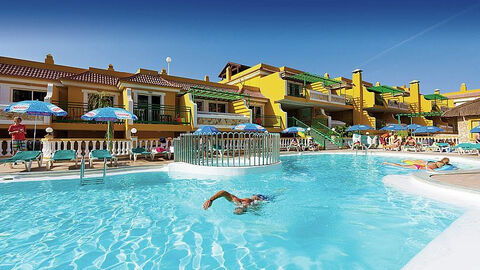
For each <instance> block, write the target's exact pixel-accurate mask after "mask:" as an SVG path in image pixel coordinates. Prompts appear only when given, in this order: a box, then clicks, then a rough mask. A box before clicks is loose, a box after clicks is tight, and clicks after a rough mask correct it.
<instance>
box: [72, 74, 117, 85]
mask: <svg viewBox="0 0 480 270" xmlns="http://www.w3.org/2000/svg"><path fill="white" fill-rule="evenodd" d="M64 79H67V80H73V81H80V82H89V83H98V84H106V85H113V86H116V85H117V82H118V79H119V78H118V77H115V76H111V75H106V74H100V73H95V72H91V71H86V72H83V73H80V74H75V75H73V76H68V77H65V78H64Z"/></svg>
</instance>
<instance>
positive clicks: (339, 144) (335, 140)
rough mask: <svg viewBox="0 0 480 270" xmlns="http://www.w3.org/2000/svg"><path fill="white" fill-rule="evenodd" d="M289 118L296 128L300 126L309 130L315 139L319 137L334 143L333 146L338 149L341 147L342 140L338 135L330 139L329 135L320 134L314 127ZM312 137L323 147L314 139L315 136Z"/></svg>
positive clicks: (318, 140)
mask: <svg viewBox="0 0 480 270" xmlns="http://www.w3.org/2000/svg"><path fill="white" fill-rule="evenodd" d="M290 118H291V119H292V120H293V121H294V122H295V123H296V125H298V126H300V127H303V128H310V132H311V133H312V131H313V134H314V135H317V137H318V136H320V137H322V139H324V140H328V141H330V142H332V143H334V144H335V145H337V146H338V147H340V148H341V147H343V139H342V136H340V134H338V136H337V135H336V136H335V139H332V137H331V136H329V135H327V134H324V133H323V132H321V131H320V130H318V129H316V128H315V127H310V126H308V125H307V124H305V123H304V122H302V121H300V120H298V119H297V118H295V117H293V116H292V117H290ZM325 127H326V126H325ZM327 128H328V127H327ZM328 130H330V131H332V132H335V131H333V130H331V129H330V128H328ZM312 137H313V139H314V140H316V141H317V143H319V144H321V145H322V146H324V147H325V143H324V142H322V141H321V140H320V139H319V138H315V137H316V136H312Z"/></svg>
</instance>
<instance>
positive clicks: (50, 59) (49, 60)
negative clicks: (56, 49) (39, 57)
mask: <svg viewBox="0 0 480 270" xmlns="http://www.w3.org/2000/svg"><path fill="white" fill-rule="evenodd" d="M45 64H48V65H53V64H55V61H53V56H52V55H51V54H47V56H45Z"/></svg>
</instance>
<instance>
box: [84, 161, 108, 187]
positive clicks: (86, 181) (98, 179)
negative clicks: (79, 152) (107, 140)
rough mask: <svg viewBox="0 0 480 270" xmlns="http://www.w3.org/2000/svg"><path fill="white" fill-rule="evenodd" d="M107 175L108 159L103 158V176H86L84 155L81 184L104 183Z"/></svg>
mask: <svg viewBox="0 0 480 270" xmlns="http://www.w3.org/2000/svg"><path fill="white" fill-rule="evenodd" d="M106 177H107V159H103V176H102V177H93V178H85V157H82V163H81V165H80V185H82V186H85V185H97V184H104V183H105V178H106Z"/></svg>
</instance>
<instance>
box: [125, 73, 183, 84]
mask: <svg viewBox="0 0 480 270" xmlns="http://www.w3.org/2000/svg"><path fill="white" fill-rule="evenodd" d="M121 80H122V81H128V82H136V83H144V84H152V85H158V86H168V87H176V86H173V85H172V84H171V83H169V82H167V81H166V80H165V79H163V78H162V77H160V75H156V76H154V75H148V74H141V73H138V74H135V75H133V76H130V77H126V78H122V79H121Z"/></svg>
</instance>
